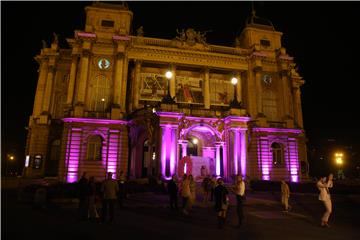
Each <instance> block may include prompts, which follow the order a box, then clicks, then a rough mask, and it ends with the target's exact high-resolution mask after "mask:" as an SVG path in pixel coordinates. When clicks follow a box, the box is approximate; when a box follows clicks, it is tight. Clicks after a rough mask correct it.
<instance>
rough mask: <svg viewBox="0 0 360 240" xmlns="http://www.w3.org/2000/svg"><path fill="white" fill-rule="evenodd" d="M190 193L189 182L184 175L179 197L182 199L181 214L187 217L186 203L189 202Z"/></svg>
mask: <svg viewBox="0 0 360 240" xmlns="http://www.w3.org/2000/svg"><path fill="white" fill-rule="evenodd" d="M190 195H191V192H190V180H189V179H188V176H187V175H186V174H184V176H183V180H182V183H181V197H182V203H183V213H184V214H185V215H188V214H189V212H188V209H187V207H188V202H189V201H190V200H189V198H190Z"/></svg>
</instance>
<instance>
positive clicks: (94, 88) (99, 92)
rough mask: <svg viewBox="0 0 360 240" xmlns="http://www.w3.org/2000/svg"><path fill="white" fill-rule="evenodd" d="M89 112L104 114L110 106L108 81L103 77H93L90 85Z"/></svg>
mask: <svg viewBox="0 0 360 240" xmlns="http://www.w3.org/2000/svg"><path fill="white" fill-rule="evenodd" d="M90 89H91V90H90V110H91V111H95V112H105V111H106V109H107V106H109V104H110V96H111V94H110V93H111V86H110V80H109V78H107V77H106V76H105V75H101V74H100V75H97V76H95V77H94V78H93V79H92V80H91V83H90Z"/></svg>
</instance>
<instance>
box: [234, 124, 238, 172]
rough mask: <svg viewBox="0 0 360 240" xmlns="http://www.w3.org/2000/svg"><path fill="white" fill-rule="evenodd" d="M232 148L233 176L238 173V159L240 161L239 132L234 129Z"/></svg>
mask: <svg viewBox="0 0 360 240" xmlns="http://www.w3.org/2000/svg"><path fill="white" fill-rule="evenodd" d="M233 132H234V146H233V150H234V152H233V156H234V174H235V175H237V174H238V173H239V159H240V131H239V129H234V131H233Z"/></svg>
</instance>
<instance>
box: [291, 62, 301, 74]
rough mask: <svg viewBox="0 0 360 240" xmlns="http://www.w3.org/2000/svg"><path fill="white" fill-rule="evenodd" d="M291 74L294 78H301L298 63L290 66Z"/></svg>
mask: <svg viewBox="0 0 360 240" xmlns="http://www.w3.org/2000/svg"><path fill="white" fill-rule="evenodd" d="M290 74H291V76H292V77H300V75H299V67H298V66H296V63H291V64H290Z"/></svg>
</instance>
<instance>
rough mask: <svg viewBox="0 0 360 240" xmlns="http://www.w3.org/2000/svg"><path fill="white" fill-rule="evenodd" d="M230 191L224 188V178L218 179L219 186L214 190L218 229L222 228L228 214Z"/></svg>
mask: <svg viewBox="0 0 360 240" xmlns="http://www.w3.org/2000/svg"><path fill="white" fill-rule="evenodd" d="M228 194H229V192H228V190H227V189H226V187H225V186H224V181H223V179H222V178H218V180H217V186H216V187H215V190H214V198H215V211H216V212H217V217H218V227H219V228H222V227H223V225H224V224H225V220H226V212H227V210H228V208H229V197H228Z"/></svg>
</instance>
